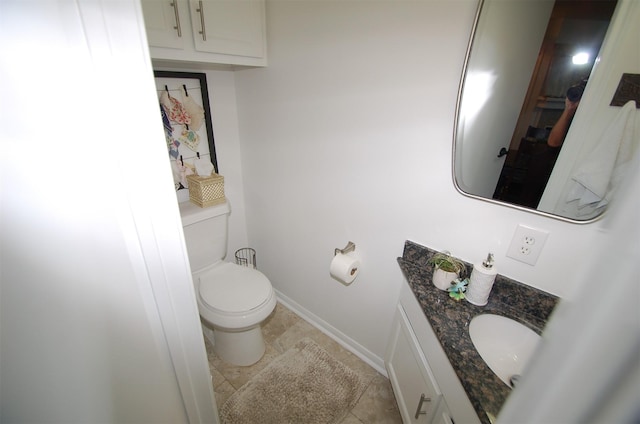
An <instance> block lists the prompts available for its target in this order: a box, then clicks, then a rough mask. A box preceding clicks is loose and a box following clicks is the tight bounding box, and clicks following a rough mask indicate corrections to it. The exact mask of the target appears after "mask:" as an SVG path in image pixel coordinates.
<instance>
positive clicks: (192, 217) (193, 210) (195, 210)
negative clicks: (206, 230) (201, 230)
mask: <svg viewBox="0 0 640 424" xmlns="http://www.w3.org/2000/svg"><path fill="white" fill-rule="evenodd" d="M179 206H180V216H181V217H182V226H183V227H186V226H187V225H192V224H195V223H196V222H200V221H203V220H205V219H209V218H213V217H215V216H220V215H224V214H228V213H229V212H231V205H229V201H228V200H227V201H225V202H224V203H220V204H219V205H214V206H209V207H206V208H201V207H200V206H198V205H195V204H193V203H191V202H182V203H180V204H179Z"/></svg>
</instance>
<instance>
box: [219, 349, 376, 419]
mask: <svg viewBox="0 0 640 424" xmlns="http://www.w3.org/2000/svg"><path fill="white" fill-rule="evenodd" d="M364 389H365V385H364V382H363V381H362V379H361V378H360V376H359V375H358V374H356V373H355V372H354V371H353V370H351V369H350V368H348V367H347V366H346V365H344V364H343V363H342V362H340V361H338V360H336V359H334V358H333V357H332V356H331V355H329V353H327V351H326V350H324V349H322V348H321V347H320V346H318V345H317V344H316V343H315V342H313V340H311V339H308V338H305V339H302V340H301V341H299V342H298V343H297V344H296V345H295V346H293V347H292V348H291V349H289V350H288V351H286V352H285V353H284V354H283V355H281V356H280V357H279V358H277V359H276V360H274V361H273V362H272V363H270V364H269V365H267V367H266V368H264V369H263V370H262V371H260V372H259V373H258V374H257V375H255V376H254V377H253V378H252V379H251V380H249V381H248V382H247V383H246V384H245V385H244V386H242V387H241V388H240V390H238V391H237V392H236V393H234V394H233V395H232V396H231V397H230V398H229V400H227V402H225V404H224V405H223V406H222V409H221V410H220V419H221V421H222V423H223V424H257V423H260V424H301V423H304V424H334V423H339V422H340V421H341V420H342V419H343V418H344V417H345V416H346V415H347V414H348V413H349V411H350V410H351V409H352V408H353V407H354V406H355V404H356V402H357V401H358V399H359V398H360V396H361V395H362V393H363V392H364Z"/></svg>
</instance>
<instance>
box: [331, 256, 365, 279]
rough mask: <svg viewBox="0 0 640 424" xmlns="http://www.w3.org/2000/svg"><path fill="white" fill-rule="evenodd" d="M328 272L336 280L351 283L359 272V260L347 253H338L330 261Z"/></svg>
mask: <svg viewBox="0 0 640 424" xmlns="http://www.w3.org/2000/svg"><path fill="white" fill-rule="evenodd" d="M329 273H330V274H331V277H333V278H335V279H336V280H338V281H340V282H342V283H344V284H351V283H352V282H353V280H355V279H356V277H357V276H358V274H359V273H360V261H359V260H358V259H357V258H355V257H353V256H351V255H350V254H349V253H347V254H343V253H338V254H337V255H335V256H334V257H333V260H332V261H331V266H330V267H329Z"/></svg>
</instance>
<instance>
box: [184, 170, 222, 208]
mask: <svg viewBox="0 0 640 424" xmlns="http://www.w3.org/2000/svg"><path fill="white" fill-rule="evenodd" d="M187 181H188V182H189V200H191V202H192V203H195V204H196V205H198V206H200V207H201V208H206V207H207V206H213V205H217V204H220V203H224V202H225V200H226V199H225V197H224V177H223V176H222V175H218V174H216V173H213V174H212V175H211V176H210V177H200V176H198V175H187Z"/></svg>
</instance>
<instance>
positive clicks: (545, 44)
mask: <svg viewBox="0 0 640 424" xmlns="http://www.w3.org/2000/svg"><path fill="white" fill-rule="evenodd" d="M616 5H617V1H616V0H556V1H553V0H481V1H480V3H479V6H478V13H477V16H476V21H475V24H474V29H473V31H472V35H471V40H470V42H469V48H468V51H467V57H466V60H465V66H464V71H463V77H462V81H461V84H460V91H459V95H458V105H457V110H456V125H455V132H454V149H453V176H454V182H455V184H456V187H457V188H458V190H459V191H461V192H462V193H463V194H465V195H468V196H471V197H474V198H478V199H481V200H488V201H491V202H496V203H500V204H504V205H509V206H511V207H515V208H518V209H522V210H527V211H532V212H536V213H540V214H543V215H547V216H552V217H555V218H558V219H562V220H566V221H570V222H581V223H584V222H590V221H593V220H594V219H597V216H598V215H599V214H600V213H602V212H603V209H604V208H602V210H599V211H598V212H597V213H594V214H593V215H592V216H588V217H585V218H582V219H581V218H576V217H570V216H561V215H558V214H553V213H549V212H547V211H544V210H541V209H540V208H539V202H540V199H541V197H542V196H543V193H544V190H545V187H546V186H547V183H548V180H549V177H550V174H551V172H552V171H553V169H554V165H555V163H556V159H557V158H558V156H559V154H560V153H561V151H562V143H563V140H564V137H565V136H566V135H567V132H568V131H569V129H570V123H571V120H572V117H573V113H574V112H575V110H576V108H579V107H580V104H581V102H588V101H589V99H588V97H587V96H586V95H585V98H584V99H582V97H581V96H582V93H583V91H584V89H585V87H587V86H588V83H589V77H590V76H591V72H592V68H593V65H594V62H595V61H596V60H597V58H598V54H599V51H600V47H601V46H602V43H603V40H604V38H605V35H606V33H607V30H608V28H609V23H610V21H611V18H612V15H613V12H614V10H615V8H616ZM564 124H567V125H566V126H563V125H564ZM565 159H566V158H565ZM562 162H563V163H566V162H567V160H563V161H562ZM569 162H571V161H570V160H569Z"/></svg>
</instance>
